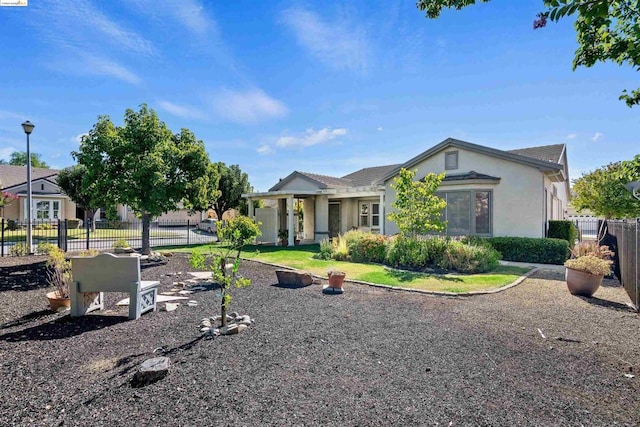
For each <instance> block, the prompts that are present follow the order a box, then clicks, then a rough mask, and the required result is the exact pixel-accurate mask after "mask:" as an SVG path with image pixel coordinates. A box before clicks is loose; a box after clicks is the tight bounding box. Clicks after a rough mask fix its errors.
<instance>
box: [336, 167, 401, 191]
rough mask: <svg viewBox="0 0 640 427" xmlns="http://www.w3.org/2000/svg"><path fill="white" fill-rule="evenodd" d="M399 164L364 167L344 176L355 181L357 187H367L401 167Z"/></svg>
mask: <svg viewBox="0 0 640 427" xmlns="http://www.w3.org/2000/svg"><path fill="white" fill-rule="evenodd" d="M399 166H400V165H399V164H395V165H386V166H374V167H371V168H363V169H360V170H359V171H356V172H352V173H350V174H348V175H345V176H343V177H342V179H347V180H349V181H351V182H352V183H353V185H354V186H355V187H366V186H369V185H375V184H376V183H378V181H380V180H381V179H383V178H384V177H385V176H386V175H387V174H388V173H389V172H391V171H392V170H394V169H396V168H397V167H399Z"/></svg>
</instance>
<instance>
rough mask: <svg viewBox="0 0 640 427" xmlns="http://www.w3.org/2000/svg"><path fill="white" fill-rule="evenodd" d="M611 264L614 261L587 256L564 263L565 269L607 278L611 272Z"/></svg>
mask: <svg viewBox="0 0 640 427" xmlns="http://www.w3.org/2000/svg"><path fill="white" fill-rule="evenodd" d="M611 264H612V261H608V260H604V259H602V258H598V257H597V256H594V255H585V256H581V257H579V258H574V259H568V260H567V261H566V262H565V263H564V265H565V267H569V268H572V269H574V270H580V271H584V272H585V273H589V274H593V275H594V276H605V275H607V274H609V273H610V272H611Z"/></svg>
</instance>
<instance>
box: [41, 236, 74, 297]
mask: <svg viewBox="0 0 640 427" xmlns="http://www.w3.org/2000/svg"><path fill="white" fill-rule="evenodd" d="M52 246H53V245H52ZM47 268H48V269H49V270H48V272H47V282H48V283H49V284H50V285H51V286H53V288H54V289H55V292H56V294H57V296H58V297H59V298H69V294H70V288H69V286H70V284H71V261H69V260H68V259H66V258H65V256H64V251H63V250H62V249H60V248H58V247H57V246H53V248H51V250H50V251H49V259H48V260H47Z"/></svg>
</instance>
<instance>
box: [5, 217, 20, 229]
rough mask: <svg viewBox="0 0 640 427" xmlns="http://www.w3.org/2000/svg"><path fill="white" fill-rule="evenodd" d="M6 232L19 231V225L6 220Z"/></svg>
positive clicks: (14, 221) (16, 222)
mask: <svg viewBox="0 0 640 427" xmlns="http://www.w3.org/2000/svg"><path fill="white" fill-rule="evenodd" d="M7 230H9V231H17V230H20V223H19V222H18V221H16V220H13V219H8V220H7Z"/></svg>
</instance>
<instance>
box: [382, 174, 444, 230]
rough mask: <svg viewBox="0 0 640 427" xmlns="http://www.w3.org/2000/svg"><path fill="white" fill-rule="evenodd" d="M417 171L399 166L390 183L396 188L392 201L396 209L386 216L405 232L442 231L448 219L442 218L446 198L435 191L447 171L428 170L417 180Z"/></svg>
mask: <svg viewBox="0 0 640 427" xmlns="http://www.w3.org/2000/svg"><path fill="white" fill-rule="evenodd" d="M415 175H416V171H410V170H408V169H404V168H402V169H400V173H399V175H398V176H397V177H396V178H394V180H393V183H392V184H391V188H392V189H394V190H395V191H396V200H395V202H393V203H391V206H392V207H393V208H394V209H395V211H393V212H391V213H390V214H389V215H388V216H387V217H388V218H389V220H391V221H394V222H395V223H396V224H397V225H398V229H399V230H400V233H401V234H403V235H406V236H416V235H420V234H426V233H428V232H430V231H443V230H444V229H445V227H446V221H442V220H441V214H442V210H443V209H444V208H445V207H446V206H447V202H446V201H444V200H443V199H441V198H440V197H438V196H436V195H435V194H434V193H435V192H436V190H437V189H438V187H439V186H440V183H441V182H442V180H443V179H444V173H442V174H440V175H436V174H434V173H429V174H427V176H425V177H424V179H422V180H420V181H414V177H415Z"/></svg>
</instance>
